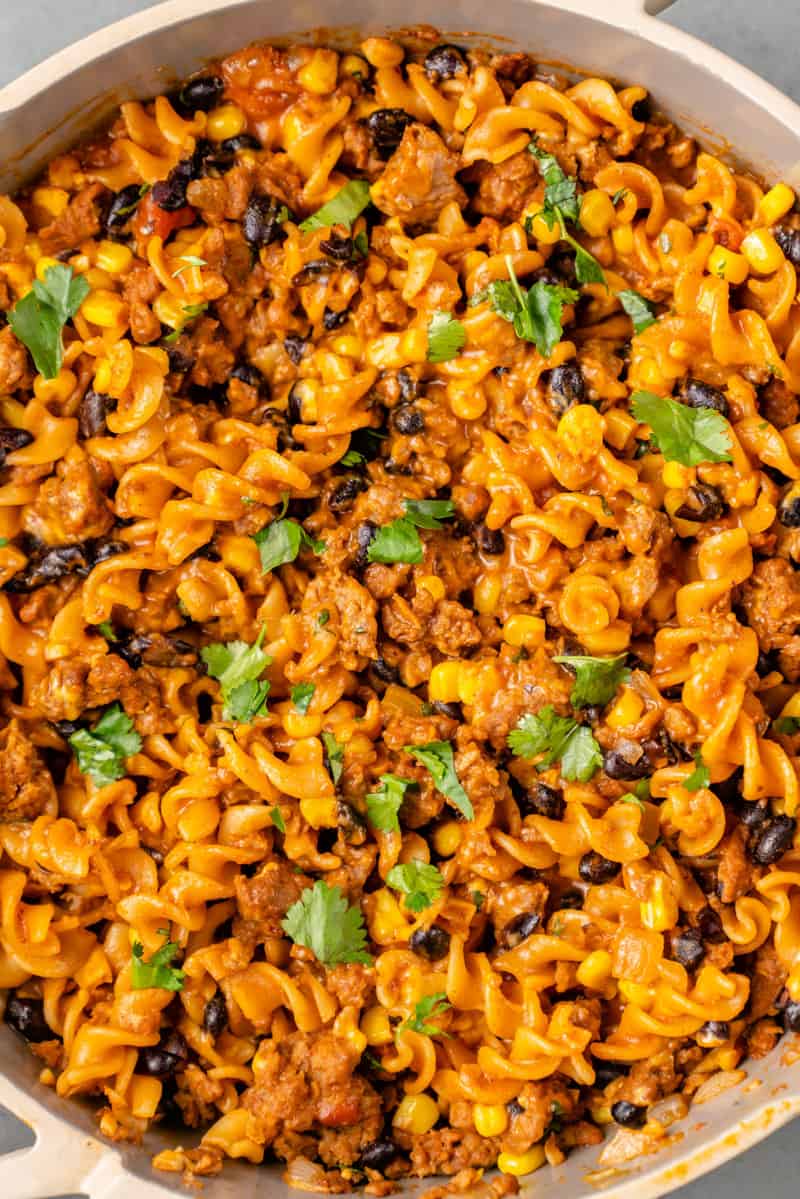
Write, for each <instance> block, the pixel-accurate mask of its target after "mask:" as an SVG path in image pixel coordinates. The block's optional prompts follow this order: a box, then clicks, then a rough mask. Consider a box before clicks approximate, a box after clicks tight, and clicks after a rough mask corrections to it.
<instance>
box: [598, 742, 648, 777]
mask: <svg viewBox="0 0 800 1199" xmlns="http://www.w3.org/2000/svg"><path fill="white" fill-rule="evenodd" d="M603 770H605V772H606V774H607V775H608V777H609V778H610V779H621V780H624V781H628V780H632V779H643V778H647V776H648V774H652V771H653V764H652V762H651V761H650V759H649V757H648V756H647V754H646V753H642V755H641V756H640V757H638V758H637V759H636V761H635V762H632V761H631V760H630V759H629V758H628V757H626V755H625V754H624V753H623V752H622V750H620V749H608V750H606V752H605V753H604V754H603Z"/></svg>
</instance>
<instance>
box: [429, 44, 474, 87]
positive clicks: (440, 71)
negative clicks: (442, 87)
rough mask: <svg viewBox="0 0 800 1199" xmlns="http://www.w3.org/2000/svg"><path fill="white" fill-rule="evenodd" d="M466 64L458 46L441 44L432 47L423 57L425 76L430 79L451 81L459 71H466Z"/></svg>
mask: <svg viewBox="0 0 800 1199" xmlns="http://www.w3.org/2000/svg"><path fill="white" fill-rule="evenodd" d="M466 69H467V64H466V63H465V62H464V57H463V55H462V53H461V51H460V50H459V48H458V46H450V45H448V44H447V43H443V44H442V45H441V46H434V47H433V49H432V50H429V51H428V53H427V54H426V55H425V74H426V75H428V77H429V78H431V79H452V78H453V76H454V75H457V74H458V73H459V71H466Z"/></svg>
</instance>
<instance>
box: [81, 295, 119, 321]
mask: <svg viewBox="0 0 800 1199" xmlns="http://www.w3.org/2000/svg"><path fill="white" fill-rule="evenodd" d="M80 313H81V316H82V317H83V318H84V320H87V321H89V322H90V324H92V325H100V327H101V328H103V329H111V328H113V327H114V325H118V324H119V323H120V321H121V320H123V319H124V318H125V316H126V314H127V306H126V304H125V301H124V300H122V299H120V297H119V296H118V295H117V294H116V293H115V292H113V291H105V290H103V289H101V290H99V291H93V292H91V294H90V295H88V296H87V297H86V299H85V300H84V301H83V303H82V304H81V308H80Z"/></svg>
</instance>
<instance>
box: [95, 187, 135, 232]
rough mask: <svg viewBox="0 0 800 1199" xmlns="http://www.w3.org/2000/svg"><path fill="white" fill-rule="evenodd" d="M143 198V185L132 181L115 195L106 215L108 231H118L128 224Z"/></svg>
mask: <svg viewBox="0 0 800 1199" xmlns="http://www.w3.org/2000/svg"><path fill="white" fill-rule="evenodd" d="M141 198H142V189H141V185H140V184H138V183H130V184H129V185H128V186H127V187H123V188H122V190H121V191H118V192H117V193H116V195H115V196H114V198H113V200H112V201H111V204H110V206H109V209H108V212H107V213H106V216H105V222H104V224H105V228H106V232H107V233H118V232H119V231H120V229H123V228H124V227H125V225H127V223H128V221H129V220H130V219H131V217H132V216H133V215H134V212H135V211H136V205H137V204H138V203H139V201H140V200H141Z"/></svg>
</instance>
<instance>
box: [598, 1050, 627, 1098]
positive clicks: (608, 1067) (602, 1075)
mask: <svg viewBox="0 0 800 1199" xmlns="http://www.w3.org/2000/svg"><path fill="white" fill-rule="evenodd" d="M592 1065H593V1066H594V1085H595V1086H596V1087H597V1088H598V1090H600V1091H604V1090H605V1089H606V1087H607V1086H608V1085H609V1083H612V1082H615V1081H616V1079H618V1078H622V1076H623V1075H625V1074H627V1073H628V1070H629V1068H630V1067H629V1066H628V1065H627V1064H626V1063H625V1062H606V1061H602V1060H600V1059H599V1058H593V1059H592Z"/></svg>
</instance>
